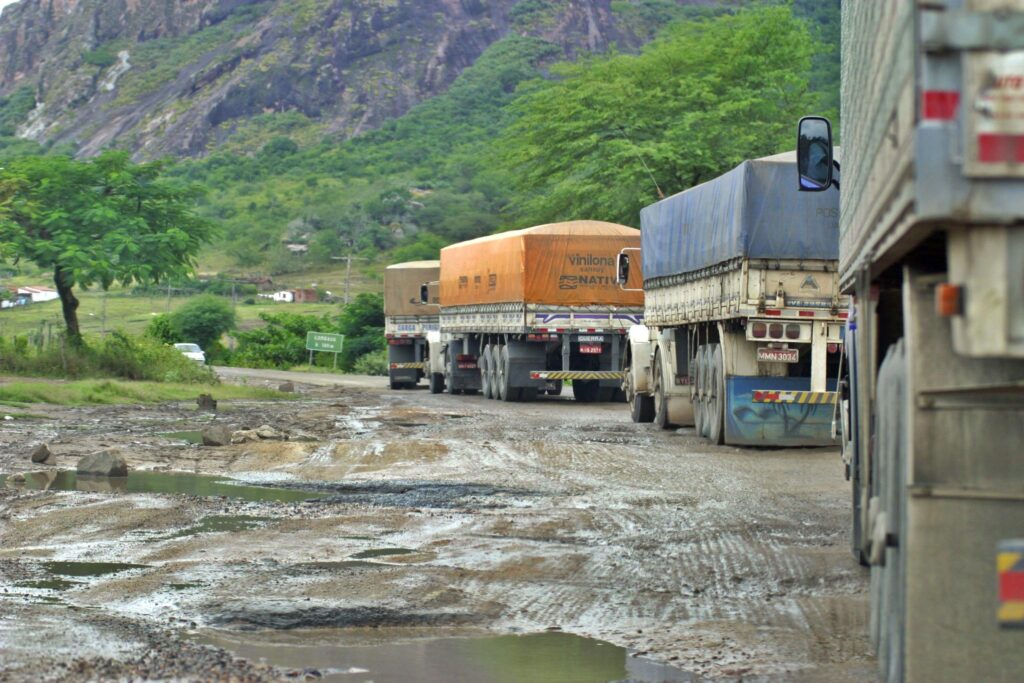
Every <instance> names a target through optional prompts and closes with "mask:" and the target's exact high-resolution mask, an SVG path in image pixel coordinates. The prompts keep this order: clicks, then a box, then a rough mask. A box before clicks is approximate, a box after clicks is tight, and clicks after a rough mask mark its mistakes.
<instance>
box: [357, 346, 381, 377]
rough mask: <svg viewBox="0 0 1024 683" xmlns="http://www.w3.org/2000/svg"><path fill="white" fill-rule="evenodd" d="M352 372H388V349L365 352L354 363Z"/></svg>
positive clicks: (358, 373) (360, 373) (372, 373)
mask: <svg viewBox="0 0 1024 683" xmlns="http://www.w3.org/2000/svg"><path fill="white" fill-rule="evenodd" d="M352 372H354V373H355V374H357V375H386V374H388V351H387V349H378V350H377V351H371V352H370V353H366V354H363V355H362V356H360V357H359V358H357V359H356V362H355V363H353V364H352Z"/></svg>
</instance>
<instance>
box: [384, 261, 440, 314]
mask: <svg viewBox="0 0 1024 683" xmlns="http://www.w3.org/2000/svg"><path fill="white" fill-rule="evenodd" d="M440 267H441V264H440V261H409V262H407V263H396V264H394V265H392V266H388V267H387V268H385V269H384V315H437V314H438V306H437V301H438V296H437V284H436V283H437V280H438V277H439V273H440ZM428 283H434V284H432V285H430V287H429V290H428V295H429V297H430V304H428V305H426V306H424V305H423V304H421V303H420V287H422V286H423V285H425V284H428Z"/></svg>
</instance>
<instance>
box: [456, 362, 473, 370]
mask: <svg viewBox="0 0 1024 683" xmlns="http://www.w3.org/2000/svg"><path fill="white" fill-rule="evenodd" d="M456 367H457V368H458V369H459V370H476V369H477V367H476V363H456Z"/></svg>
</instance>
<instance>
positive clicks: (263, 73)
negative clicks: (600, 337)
mask: <svg viewBox="0 0 1024 683" xmlns="http://www.w3.org/2000/svg"><path fill="white" fill-rule="evenodd" d="M677 1H678V2H679V3H680V4H691V3H700V4H706V3H707V1H708V0H677ZM509 34H520V35H533V36H537V37H540V38H543V39H545V40H548V41H549V42H551V43H553V44H556V45H558V46H559V47H561V49H562V52H563V54H564V55H566V56H567V57H571V56H573V55H575V54H577V53H580V52H586V51H599V50H604V49H606V48H608V47H609V46H611V45H613V44H614V45H616V46H618V48H619V49H624V50H629V49H631V48H632V47H635V46H637V45H638V44H639V43H640V42H641V40H640V39H639V38H638V37H636V36H635V35H633V33H632V32H631V29H629V28H627V27H625V26H624V25H623V21H621V20H620V19H619V18H618V15H616V13H615V12H613V10H612V2H611V0H570V1H569V2H547V1H544V2H538V0H303V1H302V2H298V1H296V0H21V2H18V3H16V4H13V5H10V6H8V7H7V8H6V9H5V10H4V12H3V15H2V19H0V96H4V95H9V94H11V93H13V92H14V91H16V90H18V89H19V88H27V89H30V90H31V91H34V92H35V95H36V102H37V105H36V108H35V109H34V110H33V111H32V113H31V114H30V115H29V116H28V120H27V121H25V122H24V123H23V125H22V126H21V127H20V129H19V134H20V135H21V136H23V137H28V138H32V139H36V140H39V141H41V142H52V143H69V144H73V145H74V146H75V148H76V149H77V151H78V154H79V155H80V156H89V155H93V154H96V153H98V152H99V151H100V150H102V149H103V148H105V147H107V146H109V145H110V144H111V143H113V142H114V141H117V142H118V144H119V146H122V147H126V148H128V149H131V150H133V151H134V152H135V156H136V157H137V158H155V157H160V156H164V155H167V154H171V155H176V156H182V155H189V156H199V155H202V154H204V153H205V152H206V151H208V150H209V149H210V148H211V147H214V146H216V145H217V144H219V143H220V142H222V141H224V140H225V139H226V138H227V137H228V136H230V135H231V134H232V133H234V132H236V130H237V129H238V128H239V127H240V126H244V125H245V124H246V122H247V121H249V120H250V119H252V118H253V117H256V116H259V115H262V114H267V113H283V112H289V115H290V116H293V117H294V118H295V121H296V122H298V123H299V124H302V125H305V124H307V123H309V122H312V123H314V124H317V125H319V126H320V130H321V132H322V133H326V134H334V135H337V136H339V137H349V136H353V135H357V134H359V133H361V132H364V131H367V130H370V129H372V128H375V127H377V126H379V125H380V124H382V123H383V122H385V121H387V120H389V119H392V118H394V117H397V116H400V115H401V114H403V113H405V112H406V111H407V110H408V109H409V108H410V107H412V106H414V105H415V104H417V103H419V102H421V101H423V100H425V99H427V98H429V97H431V96H433V95H436V94H438V93H440V92H442V91H444V90H445V89H446V88H447V87H448V86H449V85H450V84H451V83H452V81H453V80H454V79H455V77H456V76H458V74H459V73H460V72H461V71H462V70H463V69H464V68H466V67H467V66H469V65H471V64H472V63H473V62H474V61H475V60H476V58H477V57H479V56H480V54H481V53H482V52H483V51H484V50H485V49H486V48H487V47H488V46H489V45H491V44H492V43H494V42H495V41H497V40H499V39H501V38H502V37H504V36H506V35H509Z"/></svg>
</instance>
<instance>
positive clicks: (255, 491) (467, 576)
mask: <svg viewBox="0 0 1024 683" xmlns="http://www.w3.org/2000/svg"><path fill="white" fill-rule="evenodd" d="M295 381H296V383H297V385H298V388H299V391H300V398H299V399H298V400H294V401H285V402H260V401H238V402H231V401H228V402H224V403H223V404H222V405H221V406H220V408H221V410H220V411H219V412H218V413H216V414H205V413H198V412H197V411H196V410H195V406H194V404H190V403H181V404H166V405H161V406H105V407H94V408H58V407H50V406H34V407H33V408H32V411H33V415H34V416H35V417H34V418H33V419H32V420H12V421H8V422H5V423H4V424H3V425H2V427H0V476H4V475H6V480H5V481H3V482H0V681H29V680H33V681H34V680H69V681H77V680H82V681H85V680H102V679H104V678H115V679H116V678H134V679H143V680H145V679H159V678H164V679H167V678H175V679H180V680H197V681H200V680H216V681H220V680H223V681H270V680H303V678H304V677H316V676H319V677H326V678H327V680H344V681H364V680H373V681H376V682H377V683H382V682H383V681H389V680H424V681H428V682H429V681H433V680H466V681H477V680H479V681H498V682H501V681H505V680H509V681H511V680H536V681H551V682H552V683H560V682H561V681H563V680H585V681H590V680H592V681H594V683H602V682H603V681H637V682H638V683H643V682H651V683H655V682H659V683H660V682H666V683H668V682H672V681H704V680H743V681H771V680H783V681H789V680H796V681H809V682H810V681H822V682H824V681H840V682H842V681H864V680H872V679H873V677H874V663H873V661H872V659H871V656H870V651H869V646H868V641H867V598H866V589H867V585H866V584H867V580H866V575H865V573H864V571H863V570H862V569H861V568H860V567H859V566H858V565H857V564H856V562H855V561H854V560H853V558H852V556H851V555H850V553H849V551H848V549H847V546H848V542H847V525H848V520H849V518H848V514H849V513H848V505H847V498H848V489H847V486H846V483H845V482H844V481H843V476H842V467H841V463H840V461H839V458H838V455H837V454H836V453H835V452H834V451H832V450H828V449H816V450H787V449H776V450H770V451H755V450H743V449H735V448H726V447H711V446H708V445H706V444H704V443H703V442H701V441H700V440H699V439H697V438H696V437H694V436H693V434H692V431H688V430H680V431H679V432H666V431H661V430H657V429H655V428H654V427H653V426H651V425H634V424H632V423H631V422H630V421H629V416H628V412H627V411H626V409H625V407H624V406H621V405H604V404H590V405H581V404H576V403H574V402H572V401H569V400H565V399H560V398H553V399H547V400H541V401H538V402H536V403H531V404H511V405H506V404H500V403H495V402H493V401H486V400H484V399H483V398H480V397H459V396H446V395H442V396H432V395H430V394H428V393H427V392H426V391H404V392H389V391H387V390H386V389H384V387H383V382H381V383H380V385H379V386H378V385H375V384H373V382H374V381H376V380H372V381H367V382H366V384H365V385H364V386H360V387H344V386H334V387H320V388H318V387H314V386H311V385H303V384H301V376H300V377H298V378H296V379H295ZM211 424H218V425H223V426H226V427H228V428H229V429H232V430H241V429H255V428H256V427H258V426H260V425H270V426H272V427H274V428H275V429H277V430H281V431H282V432H284V433H285V434H286V435H287V436H288V438H287V439H286V440H276V441H261V442H247V443H241V444H235V445H231V446H225V447H219V448H213V447H203V446H200V445H198V444H196V443H191V441H195V439H194V438H185V437H184V436H183V435H184V434H188V435H189V436H191V437H194V434H195V433H197V432H200V431H201V430H202V429H203V428H204V427H206V426H209V425H211ZM179 437H181V438H179ZM41 442H47V443H49V444H50V447H51V450H52V451H53V452H54V454H55V455H56V466H54V467H48V468H47V467H41V466H39V465H33V464H32V463H31V462H30V461H29V459H28V454H29V453H30V452H31V449H32V448H33V447H34V446H35V445H37V444H38V443H41ZM101 448H116V449H118V450H119V451H121V453H122V454H123V455H124V457H125V458H126V459H127V460H128V463H129V465H130V467H131V469H132V472H131V474H130V475H129V477H128V478H127V479H126V480H123V481H120V482H119V481H114V480H106V481H100V482H93V481H91V478H90V479H89V480H87V479H86V478H84V477H76V476H75V474H74V467H75V464H76V463H77V460H78V458H80V457H81V456H82V455H85V454H87V453H89V452H92V451H95V450H99V449H101ZM11 475H21V477H24V481H15V480H17V479H20V478H21V477H12V476H11ZM563 636H564V637H563ZM304 648H313V649H304ZM359 648H362V649H359ZM595 648H596V649H595ZM602 648H603V649H602ZM260 652H263V653H264V654H259V653H260ZM609 653H610V654H609ZM576 656H580V657H582V658H583V659H586V660H588V661H591V662H594V663H595V667H596V668H595V669H594V670H593V671H591V670H590V669H587V668H586V667H583V668H580V666H577V667H575V670H577V671H586V672H588V673H587V676H588V677H587V678H559V677H558V675H559V671H562V670H567V669H565V667H561V664H559V663H561V662H570V661H575V660H573V657H576ZM545 658H547V659H545ZM520 660H522V661H526V662H531V661H536V662H543V661H549V662H554V663H551V664H548V665H543V666H540V665H538V666H539V668H534V669H522V668H516V667H517V666H520V665H521V661H520ZM606 660H607V661H606ZM445 661H448V662H450V664H448V665H443V662H445ZM360 662H363V663H360ZM601 662H606V663H607V666H605V664H603V663H601ZM300 664H301V666H300ZM445 666H447V668H445ZM581 666H582V665H581ZM410 667H412V668H410ZM432 667H433V668H432ZM437 667H440V668H437ZM467 667H468V668H467ZM481 667H483V668H481ZM560 667H561V668H560ZM570 668H572V667H570ZM352 669H361V670H365V671H361V672H360V671H353V670H352ZM542 670H544V671H549V672H550V674H551V675H550V677H548V678H543V677H542V676H541V673H540V672H541V671H542ZM409 671H418V672H423V673H424V676H426V673H427V672H429V673H430V675H431V676H434V678H429V677H427V678H423V677H421V678H410V677H409V674H408V672H409ZM314 672H315V673H314ZM403 672H404V673H403ZM446 675H447V676H448V678H447V679H445V678H444V676H446ZM403 676H404V677H403ZM332 677H333V678H332Z"/></svg>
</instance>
